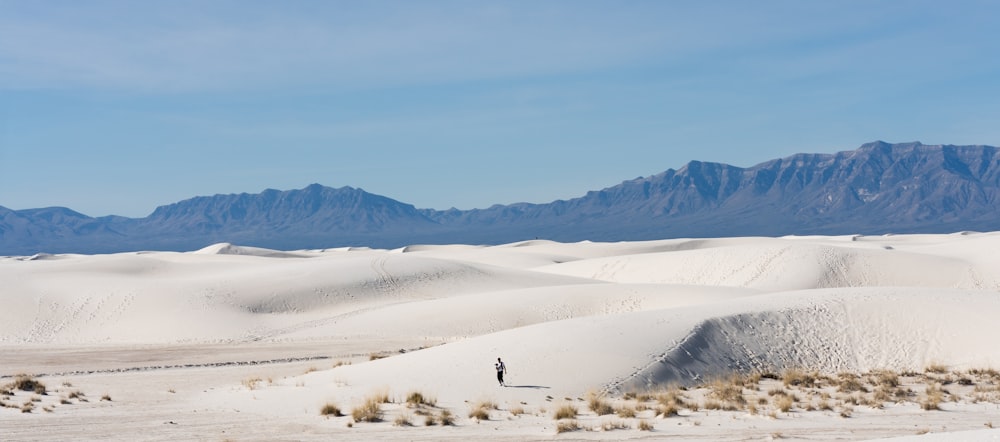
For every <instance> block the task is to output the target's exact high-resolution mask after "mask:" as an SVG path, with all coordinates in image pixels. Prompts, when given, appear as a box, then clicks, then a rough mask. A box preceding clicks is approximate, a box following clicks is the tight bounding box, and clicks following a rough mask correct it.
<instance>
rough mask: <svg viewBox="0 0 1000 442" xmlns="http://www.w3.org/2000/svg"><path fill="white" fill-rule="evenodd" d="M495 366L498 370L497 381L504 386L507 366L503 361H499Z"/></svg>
mask: <svg viewBox="0 0 1000 442" xmlns="http://www.w3.org/2000/svg"><path fill="white" fill-rule="evenodd" d="M494 365H495V366H496V368H497V381H499V382H500V385H503V374H504V372H506V371H507V366H506V365H504V363H503V362H502V361H497V363H496V364H494Z"/></svg>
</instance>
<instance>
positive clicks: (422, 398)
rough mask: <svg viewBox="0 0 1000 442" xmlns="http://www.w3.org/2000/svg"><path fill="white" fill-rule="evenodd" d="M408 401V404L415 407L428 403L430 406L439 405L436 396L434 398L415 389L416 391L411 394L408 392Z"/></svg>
mask: <svg viewBox="0 0 1000 442" xmlns="http://www.w3.org/2000/svg"><path fill="white" fill-rule="evenodd" d="M406 403H407V405H410V406H413V407H419V406H421V405H426V406H428V407H433V406H435V405H437V399H434V398H432V397H430V396H427V395H424V394H423V393H421V392H419V391H414V392H411V393H410V394H408V395H407V396H406Z"/></svg>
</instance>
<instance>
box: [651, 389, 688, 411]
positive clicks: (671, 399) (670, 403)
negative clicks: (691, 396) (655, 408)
mask: <svg viewBox="0 0 1000 442" xmlns="http://www.w3.org/2000/svg"><path fill="white" fill-rule="evenodd" d="M687 400H688V397H687V396H685V395H684V391H682V390H681V389H680V388H678V387H677V386H671V387H669V388H667V390H666V391H664V392H662V393H660V394H657V395H656V402H658V403H659V404H660V405H663V406H666V407H673V408H675V409H680V408H686V407H688V403H687V402H686V401H687Z"/></svg>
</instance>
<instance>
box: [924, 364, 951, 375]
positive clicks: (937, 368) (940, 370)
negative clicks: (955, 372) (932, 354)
mask: <svg viewBox="0 0 1000 442" xmlns="http://www.w3.org/2000/svg"><path fill="white" fill-rule="evenodd" d="M924 372H925V373H934V374H945V373H947V372H948V366H947V365H944V364H941V363H938V362H932V363H930V364H929V365H927V366H926V367H924Z"/></svg>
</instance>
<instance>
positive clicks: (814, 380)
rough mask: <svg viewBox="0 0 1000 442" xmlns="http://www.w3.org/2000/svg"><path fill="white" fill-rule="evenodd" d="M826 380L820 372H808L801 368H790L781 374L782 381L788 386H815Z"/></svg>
mask: <svg viewBox="0 0 1000 442" xmlns="http://www.w3.org/2000/svg"><path fill="white" fill-rule="evenodd" d="M823 380H825V378H824V377H823V376H821V375H820V374H819V373H818V372H815V371H813V372H811V373H807V372H806V371H805V370H800V369H798V368H789V369H787V370H785V372H784V373H782V374H781V382H783V383H784V384H785V386H786V387H791V386H795V387H804V388H815V387H818V386H820V382H822V381H823Z"/></svg>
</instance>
